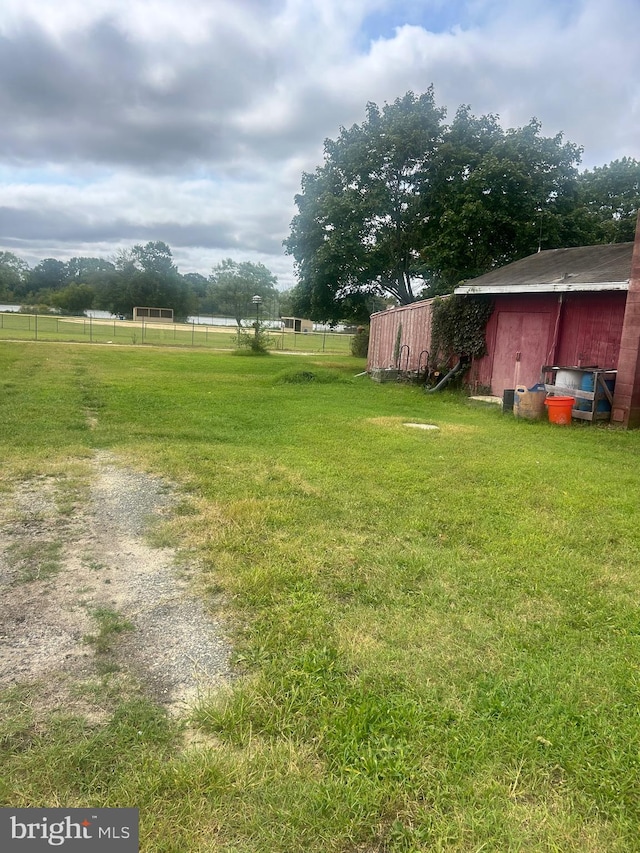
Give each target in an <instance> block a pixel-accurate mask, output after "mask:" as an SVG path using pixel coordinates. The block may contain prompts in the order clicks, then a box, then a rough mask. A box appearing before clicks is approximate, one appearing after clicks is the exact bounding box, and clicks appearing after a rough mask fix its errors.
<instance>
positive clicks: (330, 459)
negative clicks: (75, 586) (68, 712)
mask: <svg viewBox="0 0 640 853" xmlns="http://www.w3.org/2000/svg"><path fill="white" fill-rule="evenodd" d="M0 366H1V368H2V369H1V371H0V377H1V378H0V383H2V386H3V387H2V396H1V398H0V401H1V402H0V405H1V407H2V417H1V420H0V429H2V431H3V433H4V434H3V441H2V447H1V452H2V458H3V467H2V479H1V486H2V488H3V489H4V490H6V491H8V490H10V489H11V487H12V484H13V483H14V482H15V480H16V479H17V478H20V477H27V476H30V475H31V474H33V473H34V472H36V471H38V472H43V471H44V472H49V473H56V472H58V473H59V472H65V471H67V470H72V471H73V475H74V476H79V474H78V472H81V471H82V470H83V466H86V464H87V460H88V458H89V457H90V455H91V454H92V452H93V451H94V450H95V449H96V448H109V449H111V450H112V451H113V452H115V453H116V454H118V455H119V456H120V457H121V458H122V459H123V460H125V461H127V462H128V463H129V464H132V465H136V466H139V467H142V468H144V469H146V470H149V471H153V472H156V473H161V474H163V475H165V476H167V477H170V478H171V479H173V480H174V481H175V482H176V483H177V484H178V485H179V487H180V488H181V489H182V491H183V501H182V504H181V506H180V509H179V511H178V513H177V514H176V517H175V518H174V520H173V521H172V522H171V530H170V535H171V537H172V539H173V541H174V542H175V543H176V544H177V545H178V546H179V547H180V548H181V549H182V550H183V552H184V553H185V555H186V556H187V557H188V556H189V555H191V556H192V557H193V558H194V559H195V558H197V559H198V562H199V565H200V567H201V569H200V573H199V577H198V579H197V581H196V583H197V588H198V590H199V594H201V595H202V596H203V597H204V598H205V599H207V600H209V601H210V602H211V606H212V607H213V606H219V604H217V602H219V601H220V600H222V601H224V608H225V618H226V620H227V624H228V626H229V631H230V632H231V633H232V635H233V638H234V643H235V649H236V666H237V669H238V673H239V677H238V678H237V680H236V681H235V682H234V683H233V685H232V686H230V687H229V688H228V689H226V690H225V691H223V692H222V693H221V694H219V695H218V696H217V697H214V698H213V699H209V700H207V701H203V702H202V703H201V705H200V706H199V707H198V709H197V711H196V714H195V718H194V720H192V721H190V722H189V724H188V729H187V730H185V728H184V726H185V724H184V723H179V722H176V721H171V720H169V719H168V718H167V717H166V716H165V715H164V713H163V712H162V711H161V710H160V709H158V708H156V707H154V706H153V705H151V704H150V703H148V702H146V701H144V700H139V699H136V700H130V699H129V700H127V701H123V702H122V703H121V704H120V706H119V707H118V709H117V711H116V713H115V714H113V716H112V717H111V719H110V721H109V722H108V723H107V724H106V725H96V724H90V723H89V722H88V721H86V720H82V719H69V718H67V717H65V715H64V713H63V712H64V709H61V711H60V713H57V714H53V715H52V716H51V717H50V719H48V720H47V721H46V723H44V724H43V723H42V722H41V721H39V720H36V719H34V718H33V714H32V711H31V710H30V708H31V704H32V698H31V697H32V696H33V693H34V691H37V686H26V687H22V688H17V689H16V690H14V691H11V692H8V693H6V694H5V696H4V713H3V714H2V716H1V719H2V720H3V723H2V728H1V729H0V744H1V749H2V763H3V768H4V769H3V773H2V777H1V780H2V781H1V782H0V791H1V792H2V800H3V804H5V805H13V806H27V805H35V804H38V805H39V804H46V805H57V804H61V805H65V806H73V805H86V804H92V805H95V806H138V807H139V808H140V813H141V828H142V843H141V849H142V850H143V851H175V853H178V851H180V853H182V851H207V853H208V851H224V852H225V853H227V851H242V853H245V851H246V853H250V851H251V853H258V851H264V853H267V851H283V853H284V851H344V852H345V853H346V851H353V853H356V851H358V853H373V851H480V850H482V851H490V850H491V851H511V850H513V851H516V850H518V851H519V850H526V851H603V853H604V852H605V851H606V853H609V852H610V851H620V853H622V851H625V853H626V851H634V850H640V841H639V833H638V826H639V825H640V792H639V790H638V780H639V778H640V777H639V771H640V711H639V709H640V669H639V663H640V614H639V611H638V590H639V585H640V533H639V531H640V509H639V506H638V494H639V487H640V470H639V465H638V462H639V456H640V434H638V433H635V432H626V433H625V432H621V431H615V430H609V429H603V428H598V427H595V428H591V427H584V426H575V427H572V428H570V429H568V428H562V427H554V426H553V425H550V424H547V423H529V422H524V421H517V420H514V419H512V418H511V417H508V416H502V415H501V414H500V413H499V412H497V411H495V410H490V409H484V408H474V407H472V406H470V405H469V404H468V403H467V402H466V401H465V400H464V399H462V398H460V397H457V396H455V395H450V394H444V395H432V396H427V395H425V394H424V393H423V392H422V391H421V390H420V389H419V388H415V387H411V386H402V385H376V384H374V383H372V382H371V381H370V380H368V379H367V378H366V377H360V378H356V376H355V374H357V373H358V372H360V371H361V370H362V369H363V362H361V361H359V360H356V359H352V358H348V357H344V358H340V357H335V356H334V357H330V358H329V357H325V358H320V357H315V358H302V357H288V356H284V355H282V356H279V355H272V356H270V357H268V358H260V359H256V358H249V357H245V358H239V357H235V356H233V355H225V354H211V353H206V352H199V351H193V352H191V351H185V352H177V351H173V350H160V349H154V350H151V349H147V350H143V349H141V348H139V347H138V348H133V347H131V348H118V349H117V350H116V349H114V348H110V347H95V348H89V347H81V346H62V345H57V344H44V343H43V344H38V343H33V344H3V345H2V347H1V348H0ZM407 422H423V423H431V424H435V425H437V426H438V427H439V429H438V430H437V431H422V430H417V429H412V428H409V427H406V426H404V424H405V423H407Z"/></svg>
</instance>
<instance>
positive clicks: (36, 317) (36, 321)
mask: <svg viewBox="0 0 640 853" xmlns="http://www.w3.org/2000/svg"><path fill="white" fill-rule="evenodd" d="M35 328H36V337H35V339H36V341H37V340H38V312H37V311H36V315H35Z"/></svg>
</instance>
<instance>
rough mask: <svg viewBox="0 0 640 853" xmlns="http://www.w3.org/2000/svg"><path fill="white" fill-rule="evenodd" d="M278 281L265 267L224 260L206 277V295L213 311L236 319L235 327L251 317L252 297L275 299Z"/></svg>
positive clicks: (248, 262) (229, 259)
mask: <svg viewBox="0 0 640 853" xmlns="http://www.w3.org/2000/svg"><path fill="white" fill-rule="evenodd" d="M276 283H277V278H276V277H275V276H274V275H273V273H271V272H270V271H269V270H268V269H267V267H265V266H264V264H254V263H252V262H251V261H241V262H238V261H233V260H231V258H226V259H225V260H223V261H222V262H221V263H219V264H217V265H216V266H215V267H214V268H213V269H212V271H211V275H210V276H209V292H210V296H211V300H212V302H213V303H214V304H215V305H216V307H217V308H216V310H218V311H220V312H221V313H223V314H228V315H230V316H231V317H234V318H235V321H236V323H237V324H238V326H240V325H241V324H242V320H243V319H246V318H247V317H250V316H252V314H253V313H254V311H255V309H254V307H253V305H252V302H251V300H252V298H253V297H254V296H260V297H262V299H263V300H264V301H266V300H275V299H276V297H277V292H276Z"/></svg>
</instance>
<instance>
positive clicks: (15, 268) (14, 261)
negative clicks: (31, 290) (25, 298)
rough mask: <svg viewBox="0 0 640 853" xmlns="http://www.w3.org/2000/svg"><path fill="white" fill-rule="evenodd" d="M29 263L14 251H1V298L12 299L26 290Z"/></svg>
mask: <svg viewBox="0 0 640 853" xmlns="http://www.w3.org/2000/svg"><path fill="white" fill-rule="evenodd" d="M28 280H29V265H28V264H27V263H26V262H25V261H23V260H22V259H21V258H19V257H18V256H17V255H14V254H13V252H5V251H0V299H6V300H11V299H13V298H14V297H16V296H18V295H19V294H20V293H22V292H24V285H25V284H26V283H27V282H28Z"/></svg>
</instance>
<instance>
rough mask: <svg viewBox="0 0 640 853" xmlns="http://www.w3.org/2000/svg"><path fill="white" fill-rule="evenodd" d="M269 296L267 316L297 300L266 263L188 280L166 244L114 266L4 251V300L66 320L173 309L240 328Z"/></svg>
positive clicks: (0, 283) (126, 255) (149, 246)
mask: <svg viewBox="0 0 640 853" xmlns="http://www.w3.org/2000/svg"><path fill="white" fill-rule="evenodd" d="M255 295H258V296H260V297H262V306H263V307H262V312H263V316H265V317H272V318H274V319H275V318H278V317H279V316H282V315H283V314H284V315H285V316H286V315H287V314H288V312H289V311H290V298H289V296H288V294H287V293H286V292H282V291H279V290H278V289H277V279H276V277H275V276H274V275H273V274H272V273H271V272H270V271H269V270H268V269H267V267H265V266H264V265H263V264H260V263H257V264H256V263H252V262H250V261H234V260H231V259H230V258H227V259H226V260H224V261H222V262H221V263H219V264H217V265H216V266H214V267H213V269H212V271H211V274H210V275H209V276H208V277H207V276H204V275H202V274H200V273H187V274H185V275H181V274H180V272H179V271H178V268H177V266H176V264H175V263H174V260H173V256H172V253H171V249H170V248H169V246H168V245H167V244H166V243H163V242H161V241H156V242H149V243H146V244H145V245H144V246H142V245H135V246H133V247H132V248H131V249H123V250H121V251H119V252H118V253H117V254H116V255H115V257H113V258H112V259H110V260H106V259H104V258H87V257H76V258H71V260H69V261H66V262H64V261H60V260H56V259H55V258H45V260H43V261H40V263H39V264H37V265H36V266H34V267H33V268H30V267H29V265H28V264H27V263H26V262H25V261H24V260H22V259H21V258H19V257H18V256H17V255H15V254H14V253H12V252H7V251H0V301H1V302H8V303H17V304H20V305H24V306H34V305H39V306H48V307H51V308H54V309H57V310H59V311H61V312H64V313H67V314H82V313H84V312H85V311H88V310H90V309H97V310H103V311H109V312H110V313H111V314H114V315H122V316H123V317H127V318H130V317H131V316H132V315H133V309H134V307H135V306H149V307H153V308H173V311H174V316H175V317H176V319H182V320H184V319H185V318H186V317H188V316H192V315H197V314H216V315H220V316H225V317H232V318H234V319H235V320H236V322H237V323H238V325H240V322H241V320H242V319H244V318H251V317H252V316H253V314H254V311H255V308H254V306H253V303H252V298H253V297H254V296H255Z"/></svg>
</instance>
